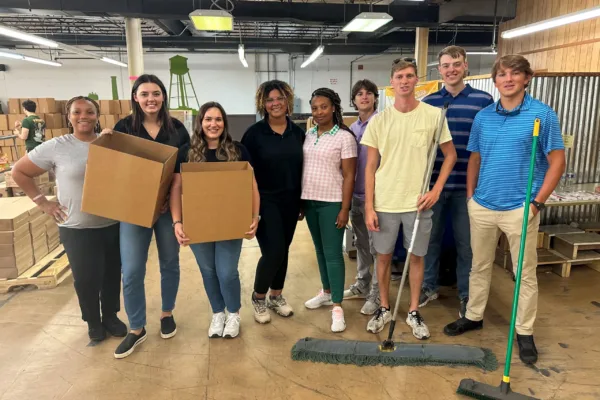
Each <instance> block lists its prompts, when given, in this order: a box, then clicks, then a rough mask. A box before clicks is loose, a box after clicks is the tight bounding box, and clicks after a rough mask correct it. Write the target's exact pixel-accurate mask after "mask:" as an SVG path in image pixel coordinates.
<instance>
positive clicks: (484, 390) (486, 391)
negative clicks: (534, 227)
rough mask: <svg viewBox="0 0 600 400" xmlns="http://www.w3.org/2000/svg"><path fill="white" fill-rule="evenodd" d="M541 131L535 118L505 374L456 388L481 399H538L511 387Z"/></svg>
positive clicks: (472, 381)
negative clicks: (495, 380)
mask: <svg viewBox="0 0 600 400" xmlns="http://www.w3.org/2000/svg"><path fill="white" fill-rule="evenodd" d="M539 132H540V120H539V119H538V118H536V119H535V122H534V124H533V146H532V147H531V160H530V161H529V179H528V182H527V194H526V196H525V207H524V210H523V226H522V228H521V243H520V246H519V261H518V263H517V275H516V277H515V280H516V283H515V291H514V296H513V304H512V316H511V318H510V329H509V331H508V345H507V346H506V364H505V366H504V375H503V376H502V382H500V386H491V385H488V384H486V383H481V382H476V381H474V380H473V379H463V380H462V381H460V385H459V386H458V389H457V390H456V392H457V393H459V394H462V395H465V396H468V397H472V398H474V399H480V400H538V399H536V398H535V397H531V396H527V395H524V394H520V393H517V392H513V391H512V390H511V388H510V363H511V359H512V349H513V340H514V335H515V324H516V322H517V307H518V306H519V292H520V291H521V273H522V272H523V258H524V256H525V240H526V239H527V226H528V223H529V207H530V206H529V200H530V199H531V187H532V186H533V169H534V166H535V152H536V149H537V142H538V135H539Z"/></svg>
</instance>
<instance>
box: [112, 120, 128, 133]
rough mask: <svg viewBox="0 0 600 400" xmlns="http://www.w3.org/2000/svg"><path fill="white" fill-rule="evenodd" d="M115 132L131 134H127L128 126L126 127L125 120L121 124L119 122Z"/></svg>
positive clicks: (120, 121)
mask: <svg viewBox="0 0 600 400" xmlns="http://www.w3.org/2000/svg"><path fill="white" fill-rule="evenodd" d="M113 131H117V132H123V133H129V132H127V125H125V119H121V120H119V122H117V124H116V125H115V127H114V128H113Z"/></svg>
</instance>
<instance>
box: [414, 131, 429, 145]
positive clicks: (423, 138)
mask: <svg viewBox="0 0 600 400" xmlns="http://www.w3.org/2000/svg"><path fill="white" fill-rule="evenodd" d="M428 133H429V132H427V130H426V129H418V130H416V131H413V134H412V138H411V139H412V140H411V144H412V146H413V147H425V146H427V138H428V137H429V134H428Z"/></svg>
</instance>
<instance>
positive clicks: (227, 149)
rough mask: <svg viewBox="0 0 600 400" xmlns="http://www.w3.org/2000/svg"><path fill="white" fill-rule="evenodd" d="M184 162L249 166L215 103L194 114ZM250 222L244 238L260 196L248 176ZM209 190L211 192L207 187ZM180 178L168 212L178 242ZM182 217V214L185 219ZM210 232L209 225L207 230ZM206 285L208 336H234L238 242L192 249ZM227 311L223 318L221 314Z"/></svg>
mask: <svg viewBox="0 0 600 400" xmlns="http://www.w3.org/2000/svg"><path fill="white" fill-rule="evenodd" d="M185 161H189V162H192V163H201V162H231V161H246V162H250V156H249V154H248V151H247V150H246V147H244V145H242V144H240V143H237V142H234V141H233V139H232V138H231V135H230V134H229V131H228V123H227V114H226V113H225V110H224V109H223V107H221V105H220V104H219V103H215V102H209V103H206V104H203V105H202V107H200V110H199V112H198V117H197V119H196V128H195V129H194V136H193V138H192V144H191V146H190V150H189V153H188V154H187V157H186V159H185ZM252 182H253V183H252V213H253V215H252V224H251V225H250V228H249V231H248V232H246V235H247V236H246V238H248V239H252V238H253V237H254V235H255V234H256V229H257V228H258V222H259V221H260V216H259V214H258V212H259V209H260V195H259V193H258V187H257V185H256V180H255V179H254V178H252ZM206 190H210V188H206ZM181 193H182V179H181V174H178V173H176V174H175V175H174V177H173V184H172V186H171V199H170V202H171V214H172V216H173V220H174V221H175V222H173V226H174V230H175V235H176V236H177V240H178V241H179V243H180V244H182V245H186V244H187V243H188V242H189V239H188V237H187V236H186V234H185V232H184V220H183V218H182V200H181ZM183 217H185V216H183ZM209 228H210V227H209ZM190 247H191V249H192V252H193V253H194V256H195V257H196V261H197V262H198V266H199V267H200V273H201V274H202V280H203V281H204V289H205V290H206V295H207V296H208V300H209V302H210V305H211V308H212V311H213V316H212V321H211V324H210V327H209V330H208V336H209V337H211V338H216V337H225V338H234V337H236V336H237V335H238V334H239V331H240V313H239V310H240V307H241V301H240V296H241V285H240V276H239V273H238V262H239V259H240V253H241V251H242V239H233V240H221V241H218V242H207V243H196V244H191V245H190ZM226 309H227V312H228V313H227V314H225V310H226Z"/></svg>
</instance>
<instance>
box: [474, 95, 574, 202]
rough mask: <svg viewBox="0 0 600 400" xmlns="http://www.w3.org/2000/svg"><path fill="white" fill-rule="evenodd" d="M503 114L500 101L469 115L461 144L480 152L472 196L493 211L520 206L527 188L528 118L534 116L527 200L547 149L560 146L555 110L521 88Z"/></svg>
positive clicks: (540, 179)
mask: <svg viewBox="0 0 600 400" xmlns="http://www.w3.org/2000/svg"><path fill="white" fill-rule="evenodd" d="M515 110H518V112H515V111H512V112H510V113H509V114H508V115H507V114H506V111H505V110H504V109H503V108H502V105H501V104H500V102H499V101H498V102H496V103H494V104H492V105H490V106H488V107H486V108H485V109H483V110H481V112H480V113H479V114H477V116H476V117H475V121H474V122H473V127H472V128H471V136H470V138H469V146H468V147H467V150H469V151H471V152H478V153H479V154H480V155H481V166H480V169H479V180H478V181H477V187H476V188H475V194H474V196H473V199H474V200H475V201H476V202H477V203H478V204H479V205H481V206H483V207H485V208H488V209H490V210H495V211H509V210H514V209H517V208H519V207H523V205H524V203H525V196H526V193H527V180H528V175H529V162H530V158H531V146H532V145H533V123H534V120H535V119H536V118H539V119H540V122H541V125H540V134H539V138H538V145H537V149H536V153H535V166H534V176H533V178H534V179H533V188H532V192H531V199H529V201H528V202H527V203H529V202H530V201H531V200H533V199H535V196H537V194H538V192H539V191H540V188H541V187H542V183H543V182H544V177H545V176H546V172H547V171H548V167H549V164H548V159H547V156H548V154H549V153H550V152H551V151H553V150H562V149H564V148H565V147H564V144H563V139H562V135H561V131H560V124H559V122H558V116H557V115H556V113H555V112H554V110H553V109H552V108H550V107H549V106H547V105H546V104H544V103H542V102H541V101H539V100H536V99H534V98H533V97H531V96H530V95H529V93H525V98H524V99H523V103H522V104H521V105H520V106H519V107H517V108H516V109H515Z"/></svg>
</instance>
